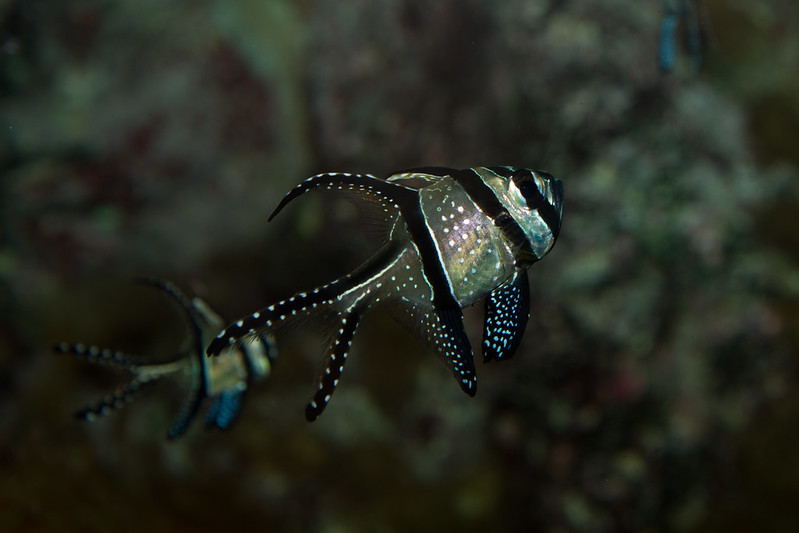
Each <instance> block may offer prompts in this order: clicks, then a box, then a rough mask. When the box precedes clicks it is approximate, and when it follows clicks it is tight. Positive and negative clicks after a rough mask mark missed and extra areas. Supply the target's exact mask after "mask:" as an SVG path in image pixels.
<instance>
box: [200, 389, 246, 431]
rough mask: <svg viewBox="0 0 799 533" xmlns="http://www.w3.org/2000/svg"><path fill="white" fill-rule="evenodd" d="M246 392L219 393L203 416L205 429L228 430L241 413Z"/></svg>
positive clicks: (230, 391) (228, 391) (227, 391)
mask: <svg viewBox="0 0 799 533" xmlns="http://www.w3.org/2000/svg"><path fill="white" fill-rule="evenodd" d="M246 392H247V391H246V389H244V390H226V391H223V392H221V393H220V394H219V396H217V398H216V399H215V400H214V401H213V403H211V405H210V406H209V407H208V412H207V414H206V416H205V427H207V428H212V427H217V428H219V429H222V430H227V429H230V427H231V426H232V425H233V423H234V422H235V421H236V419H238V417H239V414H240V413H241V407H242V405H243V403H244V396H245V395H246Z"/></svg>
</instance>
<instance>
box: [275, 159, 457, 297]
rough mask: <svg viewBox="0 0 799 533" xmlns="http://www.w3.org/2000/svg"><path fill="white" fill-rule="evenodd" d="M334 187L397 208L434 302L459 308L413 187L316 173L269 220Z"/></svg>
mask: <svg viewBox="0 0 799 533" xmlns="http://www.w3.org/2000/svg"><path fill="white" fill-rule="evenodd" d="M333 187H336V188H340V189H342V190H345V189H347V190H353V191H357V192H360V193H363V194H365V195H368V196H370V197H373V198H379V199H380V201H381V202H382V204H383V205H384V207H385V208H388V206H392V207H393V208H395V209H398V210H399V212H400V213H401V214H402V217H403V218H404V219H405V224H406V225H407V227H408V232H409V233H410V235H411V238H412V239H413V241H414V243H415V244H416V246H417V248H418V249H419V256H420V257H421V259H422V266H423V269H424V274H425V276H426V277H427V279H428V280H429V282H430V285H431V287H432V288H433V301H434V304H435V305H436V307H438V308H441V309H453V308H460V306H458V303H457V302H456V301H455V298H454V297H453V296H452V291H451V290H450V287H449V281H447V276H446V273H445V272H444V267H443V265H442V264H441V261H440V259H439V257H438V252H437V251H436V247H435V244H434V243H433V238H432V236H431V235H430V231H429V229H428V227H427V225H426V224H425V220H424V215H423V214H422V210H421V207H420V206H419V193H418V191H416V190H414V189H410V188H408V187H403V186H402V185H397V184H394V183H389V182H386V181H384V180H381V179H378V178H376V177H375V176H372V175H370V174H343V173H337V174H319V175H317V176H314V177H312V178H310V179H307V180H305V181H304V182H303V183H301V184H300V185H298V186H296V187H294V189H292V190H291V191H290V192H289V193H288V194H287V195H286V196H284V197H283V199H282V200H281V201H280V203H279V204H278V206H277V208H275V210H274V212H273V213H272V215H271V216H270V217H269V220H272V219H273V218H274V217H275V216H276V215H277V214H278V213H279V212H280V211H281V210H282V209H283V208H284V207H285V206H286V205H287V204H288V203H289V202H290V201H292V200H293V199H295V198H297V197H298V196H300V195H301V194H304V193H305V192H307V191H309V190H312V189H316V188H327V189H330V188H333Z"/></svg>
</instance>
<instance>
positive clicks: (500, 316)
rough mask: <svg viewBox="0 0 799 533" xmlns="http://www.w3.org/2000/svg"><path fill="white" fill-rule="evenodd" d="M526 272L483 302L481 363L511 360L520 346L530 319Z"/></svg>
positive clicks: (502, 286) (528, 286) (496, 290)
mask: <svg viewBox="0 0 799 533" xmlns="http://www.w3.org/2000/svg"><path fill="white" fill-rule="evenodd" d="M529 283H530V282H529V280H528V276H527V271H526V270H524V271H520V272H517V273H516V275H515V277H514V279H512V280H511V281H509V282H508V283H506V284H505V285H501V286H499V287H497V288H496V289H494V290H493V291H491V293H490V294H489V295H488V298H486V307H485V325H484V327H483V360H484V361H485V362H488V361H491V360H492V359H497V360H502V359H508V358H509V357H511V356H512V355H513V354H514V353H515V352H516V350H518V349H519V345H520V344H521V342H522V336H523V335H524V329H525V328H526V327H527V321H528V319H529V318H530V285H529Z"/></svg>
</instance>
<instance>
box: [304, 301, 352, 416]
mask: <svg viewBox="0 0 799 533" xmlns="http://www.w3.org/2000/svg"><path fill="white" fill-rule="evenodd" d="M359 321H360V313H359V312H358V311H355V310H354V311H352V312H350V313H347V314H346V315H344V316H343V317H341V320H340V322H339V330H338V333H337V334H336V337H335V340H334V341H333V343H332V344H331V345H330V348H329V349H328V354H327V357H326V360H325V366H324V368H323V369H322V373H321V375H320V376H319V385H318V387H317V390H316V392H314V395H313V398H311V401H310V402H308V405H307V406H306V407H305V419H306V420H308V422H313V421H314V420H316V419H317V418H318V417H319V415H320V414H322V411H324V410H325V407H327V403H328V402H329V401H330V397H331V396H332V395H333V392H335V390H336V386H337V385H338V382H339V379H341V373H342V372H343V371H344V363H346V361H347V354H348V353H349V351H350V346H351V344H352V338H353V337H354V336H355V330H356V329H358V322H359Z"/></svg>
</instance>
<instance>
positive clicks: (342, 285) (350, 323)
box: [207, 166, 563, 421]
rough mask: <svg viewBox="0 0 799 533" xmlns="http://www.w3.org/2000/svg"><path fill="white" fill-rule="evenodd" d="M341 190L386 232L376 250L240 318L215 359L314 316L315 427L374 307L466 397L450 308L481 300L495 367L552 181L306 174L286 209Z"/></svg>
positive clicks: (467, 358) (311, 408)
mask: <svg viewBox="0 0 799 533" xmlns="http://www.w3.org/2000/svg"><path fill="white" fill-rule="evenodd" d="M314 189H328V190H340V191H346V192H349V193H353V194H354V195H355V196H356V198H357V200H358V201H359V202H365V203H366V204H365V205H367V206H369V204H371V207H373V208H376V211H377V214H378V215H379V218H380V219H381V220H382V221H383V222H385V223H386V235H387V239H386V242H385V244H384V245H383V246H382V247H381V248H380V249H379V250H378V251H377V253H375V254H374V255H373V256H372V257H371V258H370V259H369V260H367V261H366V262H365V263H363V264H362V265H361V266H360V267H358V268H357V269H355V271H354V272H352V273H351V274H349V275H346V276H344V277H342V278H340V279H337V280H335V281H333V282H332V283H329V284H327V285H322V286H320V287H317V288H315V289H312V290H310V291H307V292H300V293H298V294H295V295H294V296H292V297H291V298H288V299H287V300H282V301H280V302H278V303H276V304H274V305H270V306H268V307H266V308H264V309H261V310H259V311H256V312H255V313H252V314H250V315H247V316H245V317H243V318H241V319H240V320H238V321H236V322H234V323H232V324H230V325H229V326H227V328H225V329H224V330H223V331H222V332H221V333H219V335H218V336H217V337H216V338H215V339H214V340H213V341H211V343H210V344H209V346H208V349H207V353H208V355H218V354H221V353H223V352H225V351H226V350H230V349H231V348H232V347H235V346H238V345H240V344H242V343H243V342H244V343H246V342H247V341H248V340H253V339H254V340H257V339H259V338H261V337H262V336H263V335H264V334H271V333H273V332H275V331H277V330H278V329H280V328H281V327H283V326H285V325H287V324H289V323H291V322H292V321H294V320H297V319H302V318H307V317H309V316H314V317H315V318H320V319H321V320H322V321H323V322H326V323H327V324H332V325H333V331H334V333H335V335H334V338H333V341H332V344H331V345H330V346H329V347H328V349H327V354H326V361H325V363H324V368H323V370H322V374H321V377H320V379H319V384H318V388H317V390H316V391H315V393H314V394H313V397H312V399H311V400H310V402H309V404H308V405H307V407H306V409H305V415H306V418H307V419H308V420H309V421H312V420H315V419H316V418H317V417H318V416H319V414H320V413H321V412H322V411H323V410H324V408H325V406H326V405H327V403H328V401H329V400H330V396H331V395H332V394H333V392H334V390H335V388H336V385H338V382H339V379H340V377H341V373H342V371H343V369H344V363H345V361H346V359H347V354H348V352H349V350H350V344H351V343H352V339H353V337H354V335H355V330H356V329H357V327H358V323H359V322H360V320H361V318H362V317H363V316H364V314H365V313H367V312H368V311H369V310H371V309H373V308H375V307H378V306H381V307H385V308H386V309H388V310H389V312H390V313H391V314H392V315H393V316H394V317H395V318H396V319H397V320H398V321H399V322H400V323H402V324H404V325H405V326H407V327H409V328H410V329H411V330H412V331H414V332H415V333H416V334H417V336H418V337H419V338H420V339H421V340H423V341H424V342H425V343H426V344H427V345H428V346H430V347H431V348H432V349H433V350H434V351H435V352H436V353H437V354H438V355H439V356H440V357H441V358H442V359H443V360H444V362H445V363H446V365H447V366H448V367H449V369H450V370H451V371H452V373H453V375H454V376H455V379H456V380H457V381H458V384H459V385H460V387H461V389H463V391H464V392H466V393H467V394H469V395H471V396H473V395H474V394H475V392H476V382H475V368H474V360H473V354H472V349H471V346H470V345H469V339H468V338H467V336H466V332H465V330H464V326H463V313H462V311H461V310H462V309H463V308H464V307H466V306H469V305H472V304H474V303H476V302H477V301H479V300H482V299H485V301H486V305H485V326H484V329H483V359H484V360H485V361H490V360H492V359H498V360H501V359H507V358H508V357H510V356H511V355H513V353H514V352H515V351H516V349H517V348H518V347H519V344H520V342H521V338H522V335H523V333H524V328H525V326H526V324H527V320H528V318H529V310H530V293H529V285H528V280H527V268H528V267H529V266H530V265H532V264H533V263H535V262H536V261H538V260H540V259H541V258H543V257H544V256H545V255H546V254H547V253H548V252H549V251H550V250H551V249H552V246H553V245H554V244H555V240H556V239H557V238H558V233H559V231H560V224H561V217H562V211H563V184H562V183H561V181H560V180H559V179H556V178H554V177H552V176H551V175H549V174H547V173H546V172H541V171H537V170H529V169H524V168H515V167H504V166H503V167H476V168H468V169H463V170H455V169H449V168H439V167H430V168H418V169H412V170H405V171H401V172H398V173H395V174H392V175H390V176H388V177H387V178H386V179H380V178H377V177H375V176H372V175H369V174H344V173H328V174H319V175H317V176H313V177H312V178H309V179H308V180H306V181H304V182H303V183H301V184H300V185H298V186H297V187H295V188H294V189H293V190H292V191H291V192H289V193H288V194H287V195H286V196H285V197H284V198H283V200H282V201H281V202H280V204H279V205H278V206H277V208H276V209H275V211H274V212H273V213H272V215H271V216H270V217H269V220H272V218H274V217H275V215H277V214H278V213H279V212H280V211H281V210H282V209H283V208H284V207H285V206H286V205H287V204H288V203H289V202H291V201H292V200H294V199H295V198H297V197H298V196H300V195H302V194H304V193H306V192H308V191H311V190H314Z"/></svg>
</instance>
